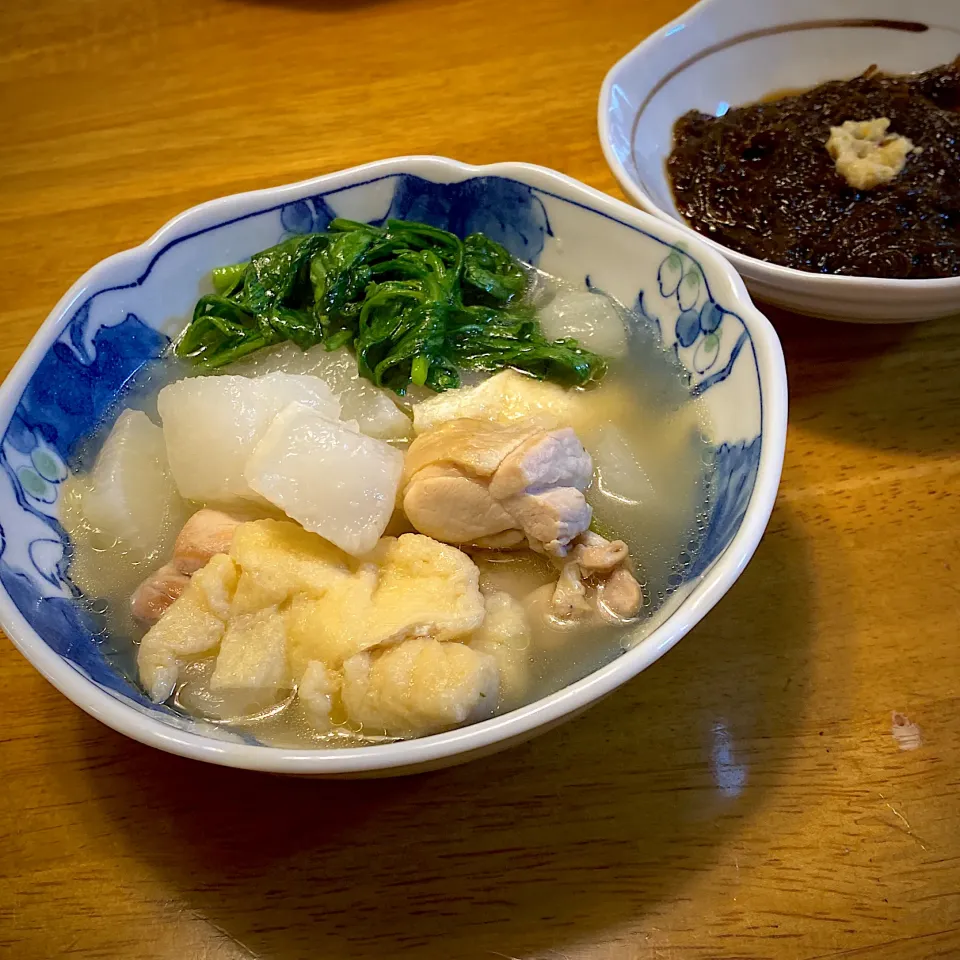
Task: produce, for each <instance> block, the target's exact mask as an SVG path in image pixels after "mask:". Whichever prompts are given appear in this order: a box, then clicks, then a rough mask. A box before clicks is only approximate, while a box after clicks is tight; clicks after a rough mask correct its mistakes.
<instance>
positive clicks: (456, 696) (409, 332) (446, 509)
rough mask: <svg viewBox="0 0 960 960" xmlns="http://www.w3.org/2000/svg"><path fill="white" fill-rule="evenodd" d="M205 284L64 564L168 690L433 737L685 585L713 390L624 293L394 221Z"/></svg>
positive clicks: (202, 705)
mask: <svg viewBox="0 0 960 960" xmlns="http://www.w3.org/2000/svg"><path fill="white" fill-rule="evenodd" d="M212 281H213V285H214V290H215V292H214V293H211V294H208V295H205V296H203V297H201V298H200V300H199V301H198V303H197V305H196V309H195V310H194V314H193V317H192V319H191V321H190V322H189V323H188V324H187V325H186V327H185V328H184V330H183V332H182V333H181V335H180V337H179V339H178V340H177V341H176V344H175V347H174V349H173V350H172V351H171V352H170V354H169V355H168V356H166V357H165V358H163V359H162V360H160V361H158V362H157V363H155V364H153V365H152V366H151V367H149V368H147V369H146V371H145V372H144V374H143V375H142V376H141V377H140V379H139V380H138V381H137V382H136V383H135V384H133V385H132V386H131V388H130V390H128V391H127V392H126V393H125V395H124V397H123V398H122V399H121V405H122V407H123V409H122V410H117V411H115V413H114V416H113V417H112V418H111V419H112V423H111V424H105V425H104V431H103V432H104V433H106V437H105V439H104V437H103V435H102V434H101V435H100V436H98V437H93V438H91V439H90V444H89V446H90V454H89V455H88V456H87V457H86V458H85V467H84V468H83V469H81V470H80V471H79V472H78V473H76V474H75V475H74V476H73V477H72V478H71V479H70V480H69V481H68V492H67V497H66V500H67V504H66V510H65V516H64V522H65V525H66V527H67V528H68V530H69V532H70V536H71V540H72V542H73V544H74V548H75V553H74V557H73V562H72V567H71V575H72V577H73V579H74V581H75V583H76V584H77V585H78V586H79V587H80V588H81V589H82V590H83V592H84V594H85V596H86V597H87V598H89V601H90V602H91V603H93V604H95V605H96V606H97V609H99V610H102V611H104V612H105V613H106V619H107V624H108V630H109V634H110V637H111V639H112V641H113V644H114V646H115V648H116V651H117V652H116V654H115V656H116V658H117V663H118V666H119V667H120V669H130V670H135V672H136V676H137V678H138V679H139V682H140V684H141V685H142V687H143V689H144V690H145V691H146V693H147V694H148V695H149V696H150V697H151V699H153V700H154V701H155V702H157V703H167V704H169V705H170V707H171V708H172V709H174V710H177V711H182V712H184V713H186V714H189V715H192V716H197V717H202V718H203V719H205V720H208V721H210V722H214V723H223V724H226V725H228V726H232V727H236V728H239V729H241V730H242V729H249V730H253V731H255V733H256V737H257V739H258V740H259V741H260V742H265V743H273V744H277V745H287V744H291V745H302V744H307V745H316V746H357V745H363V744H369V743H375V742H380V741H383V740H384V739H403V738H410V737H417V736H423V735H428V734H431V733H435V732H439V731H442V730H446V729H450V728H452V727H455V726H458V725H461V724H464V723H469V722H473V721H475V720H478V719H482V718H484V717H489V716H492V715H494V714H496V713H500V712H503V711H507V710H511V709H513V708H514V707H517V706H520V705H522V704H525V703H528V702H530V701H532V700H534V699H537V698H538V697H540V696H543V695H544V694H546V693H549V692H552V691H554V690H557V689H559V688H561V687H563V686H565V685H566V684H567V683H569V682H571V681H572V680H574V679H577V678H579V677H581V676H584V675H585V674H586V673H588V672H589V671H591V670H593V669H595V668H596V667H597V666H598V665H599V664H601V663H603V662H606V661H607V660H609V659H611V658H613V657H615V656H616V655H617V654H618V653H620V652H622V651H623V649H624V642H625V640H626V637H627V634H628V632H630V631H631V630H633V629H635V628H636V626H637V624H638V622H642V620H643V619H644V618H645V617H648V616H650V614H651V613H652V612H653V611H655V610H656V609H657V608H658V607H659V605H660V604H661V603H662V602H663V601H664V599H665V598H666V596H667V595H668V594H669V593H670V592H671V591H672V590H673V589H674V587H675V585H676V584H677V583H679V582H681V581H682V577H683V571H684V568H685V567H686V566H687V565H689V564H690V563H692V561H693V558H694V556H695V554H696V550H697V544H698V536H699V528H700V526H702V524H703V522H704V507H705V498H706V495H707V494H706V491H707V487H708V483H707V480H708V472H709V470H710V464H708V463H705V459H706V458H705V457H704V449H705V448H704V444H703V432H704V428H705V420H704V414H703V411H702V407H701V402H700V401H699V400H697V399H696V398H694V397H691V395H690V392H689V390H688V389H687V388H686V386H685V383H684V374H683V371H682V368H681V367H680V365H679V363H678V362H677V361H676V359H675V357H674V356H673V355H671V354H669V353H667V352H664V351H663V350H662V349H659V347H658V345H657V344H656V342H655V341H653V340H652V339H651V338H646V339H644V338H643V337H642V336H640V335H639V334H638V331H640V330H642V329H643V326H642V320H640V318H633V317H631V315H630V314H629V311H627V310H626V309H625V308H624V307H622V306H621V305H620V304H618V303H616V302H615V301H613V300H612V299H611V298H609V297H607V296H605V295H604V294H602V293H600V292H597V291H595V290H582V289H574V288H572V287H570V286H569V285H566V284H563V283H561V282H560V281H557V280H555V279H554V278H551V277H549V276H546V275H545V274H542V273H540V272H538V271H536V270H535V269H534V268H532V267H530V266H528V265H526V264H523V263H521V262H520V261H518V260H517V259H516V258H514V257H513V256H511V255H510V254H509V253H508V252H507V251H506V250H505V249H504V248H503V247H501V246H500V245H499V244H497V243H495V242H493V241H492V240H490V239H489V238H488V237H486V236H484V235H482V234H473V235H471V236H468V237H466V238H465V239H460V238H458V237H456V236H455V235H454V234H452V233H448V232H446V231H443V230H438V229H436V228H433V227H430V226H427V225H426V224H418V223H409V222H396V221H388V222H387V223H386V224H385V225H384V226H382V227H376V226H370V225H367V224H361V223H354V222H351V221H338V220H335V221H333V222H332V223H331V224H330V228H329V229H328V230H326V231H324V232H323V233H312V234H303V235H298V236H293V237H290V238H289V239H287V240H285V241H284V242H283V243H281V244H279V245H278V246H276V247H272V248H270V249H269V250H265V251H263V252H261V253H259V254H257V255H256V256H254V257H253V258H252V259H251V260H250V261H249V262H248V263H243V264H237V265H230V266H226V267H223V268H220V269H218V270H216V271H214V274H213V277H212ZM128 662H129V667H126V666H125V664H127V663H128Z"/></svg>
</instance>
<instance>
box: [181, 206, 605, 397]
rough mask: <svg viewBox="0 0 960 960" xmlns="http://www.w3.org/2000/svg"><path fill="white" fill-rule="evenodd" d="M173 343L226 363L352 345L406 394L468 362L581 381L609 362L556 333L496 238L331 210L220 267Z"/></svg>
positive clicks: (436, 384)
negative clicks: (316, 222)
mask: <svg viewBox="0 0 960 960" xmlns="http://www.w3.org/2000/svg"><path fill="white" fill-rule="evenodd" d="M213 285H214V289H215V290H216V293H215V294H211V295H208V296H205V297H201V298H200V300H199V301H197V305H196V308H195V309H194V313H193V319H192V320H191V322H190V324H189V325H188V326H187V328H186V330H184V332H183V334H182V335H181V337H180V339H179V341H178V342H177V345H176V352H177V354H178V356H181V357H188V358H190V359H191V360H193V361H194V362H195V363H197V364H199V365H201V366H204V367H207V368H214V367H221V366H225V365H227V364H230V363H233V362H234V361H236V360H239V359H240V358H241V357H245V356H247V355H248V354H250V353H253V352H255V351H256V350H260V349H262V348H263V347H267V346H271V345H272V344H276V343H281V342H283V341H285V340H290V341H292V342H293V343H295V344H297V346H299V347H300V348H301V349H304V350H306V349H307V348H309V347H311V346H314V345H315V344H318V343H323V344H324V345H325V346H326V348H327V349H328V350H333V349H336V348H337V347H341V346H350V347H351V348H352V349H353V350H354V351H355V353H356V356H357V366H358V369H359V371H360V373H361V374H362V375H363V376H364V377H366V378H367V379H369V380H371V381H373V382H374V383H375V384H377V385H378V386H382V387H388V388H390V389H391V390H394V391H396V392H397V393H398V394H400V395H401V396H402V395H403V394H404V393H405V392H406V391H407V389H408V387H409V385H410V384H411V383H413V384H415V385H417V386H424V385H425V386H428V387H430V388H431V389H433V390H436V391H443V390H449V389H451V388H452V387H456V386H459V384H460V373H459V371H460V370H462V369H468V370H485V371H490V372H493V371H497V370H502V369H504V368H506V367H514V368H516V369H518V370H522V371H525V372H526V373H529V374H531V375H532V376H534V377H537V378H539V379H543V380H552V381H554V382H556V383H560V384H563V385H565V386H579V385H583V384H586V383H590V382H591V381H596V380H599V379H601V378H602V377H603V375H604V373H605V372H606V363H605V361H604V360H603V358H601V357H599V356H597V355H596V354H594V353H591V352H590V351H589V350H585V349H584V348H583V347H581V346H580V345H579V344H578V343H577V342H576V341H575V340H557V341H550V340H548V339H547V338H546V337H545V336H544V335H543V332H542V330H541V329H540V324H539V322H538V321H537V318H536V313H535V311H534V310H533V308H532V307H530V306H528V305H526V304H525V303H524V302H523V296H524V293H525V292H526V288H527V273H526V270H525V268H524V266H523V264H522V263H520V261H518V260H517V259H516V258H515V257H513V256H511V254H510V253H508V252H507V251H506V250H505V249H504V248H503V247H502V246H501V245H500V244H498V243H496V242H494V241H493V240H491V239H490V238H489V237H486V236H484V235H483V234H479V233H475V234H471V235H470V236H468V237H467V238H466V239H465V240H462V241H461V240H460V239H459V238H458V237H456V236H455V235H454V234H452V233H448V232H447V231H446V230H439V229H437V228H436V227H431V226H429V225H428V224H425V223H413V222H408V221H402V220H388V221H387V222H386V223H385V224H384V225H383V226H382V227H376V226H373V225H371V224H366V223H357V222H354V221H352V220H343V219H335V220H333V221H332V222H331V223H330V226H329V229H328V230H327V232H325V233H311V234H303V235H301V236H296V237H291V238H290V239H288V240H285V241H283V243H280V244H277V246H275V247H271V248H270V249H268V250H264V251H262V252H260V253H258V254H257V255H256V256H255V257H253V258H252V259H251V260H250V262H249V263H246V264H234V265H232V266H226V267H218V268H217V269H216V270H214V272H213Z"/></svg>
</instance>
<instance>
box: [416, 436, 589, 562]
mask: <svg viewBox="0 0 960 960" xmlns="http://www.w3.org/2000/svg"><path fill="white" fill-rule="evenodd" d="M592 473H593V465H592V462H591V460H590V455H589V454H588V453H587V452H586V450H584V449H583V446H582V445H581V444H580V441H579V440H578V439H577V436H576V434H575V433H574V432H573V431H572V430H570V429H560V430H552V431H546V430H540V429H531V428H529V427H526V426H522V427H521V426H503V425H500V424H495V423H484V422H483V421H479V420H455V421H451V422H450V423H445V424H443V425H442V426H440V427H438V428H437V429H436V430H435V431H432V432H431V433H427V434H424V435H422V436H420V437H418V438H417V439H416V440H415V441H414V442H413V444H412V445H411V446H410V449H409V451H408V452H407V459H406V463H405V466H404V476H405V478H406V486H405V488H404V494H403V508H404V511H405V512H406V514H407V517H408V518H409V520H410V522H411V523H412V524H413V525H414V527H416V528H417V529H418V530H420V531H421V532H423V533H427V534H429V535H430V536H433V537H435V538H437V539H439V540H444V541H446V542H448V543H458V544H459V543H467V544H473V545H475V546H485V547H496V548H499V549H503V548H504V547H506V546H519V545H520V544H521V543H522V542H523V537H521V536H518V535H517V534H518V533H522V534H523V535H524V536H525V538H526V540H527V542H528V543H529V544H530V546H531V547H532V548H533V549H534V550H537V551H539V552H541V553H549V554H552V555H556V556H564V555H565V554H566V551H567V546H568V544H569V542H570V540H572V539H573V538H574V537H576V536H577V535H578V534H580V533H582V532H583V531H585V530H586V529H587V528H588V527H589V525H590V519H591V516H592V510H591V508H590V506H589V505H588V504H587V501H586V499H585V498H584V496H583V493H582V490H584V489H586V488H587V486H588V485H589V483H590V479H591V476H592ZM487 478H489V479H487Z"/></svg>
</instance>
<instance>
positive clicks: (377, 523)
mask: <svg viewBox="0 0 960 960" xmlns="http://www.w3.org/2000/svg"><path fill="white" fill-rule="evenodd" d="M402 471H403V454H402V453H401V452H400V451H399V450H396V449H394V448H393V447H391V446H390V445H389V444H387V443H385V442H384V441H382V440H375V439H374V438H373V437H367V436H364V435H363V434H362V433H360V432H359V431H358V430H357V429H356V425H353V426H351V425H350V424H346V423H340V422H338V421H335V420H331V419H330V418H329V417H328V416H327V415H326V414H325V413H324V412H323V411H318V410H314V409H311V408H310V407H309V406H306V405H304V404H302V403H291V404H290V405H289V406H288V407H285V408H284V410H283V411H282V412H281V413H280V414H279V415H278V416H277V418H276V419H275V420H274V421H273V423H272V424H270V427H269V428H268V429H267V431H266V432H265V433H264V434H263V437H262V439H261V440H260V442H259V443H258V444H257V446H256V449H255V450H254V451H253V453H252V455H251V456H250V459H249V460H248V461H247V463H246V467H245V472H244V476H245V477H246V480H247V483H249V485H250V487H251V489H253V490H255V491H256V492H257V493H258V494H260V495H261V496H263V497H264V498H265V499H266V500H268V501H269V502H270V503H272V504H274V505H276V506H278V507H279V508H280V509H281V510H283V511H284V512H285V513H286V514H287V515H288V516H289V517H291V518H292V519H294V520H297V521H298V522H299V523H301V524H302V525H303V526H304V527H305V528H306V529H307V530H311V531H313V532H314V533H318V534H320V536H322V537H324V538H326V539H327V540H329V541H331V543H335V544H336V545H337V546H338V547H340V549H341V550H344V551H346V552H347V553H349V554H351V555H353V556H362V555H363V554H365V553H368V552H369V551H370V550H372V549H373V548H374V547H375V546H376V543H377V541H378V540H379V539H380V537H381V536H382V535H383V531H384V530H385V529H386V527H387V524H388V523H389V521H390V517H391V516H392V514H393V510H394V506H395V505H396V501H397V490H398V488H399V485H400V475H401V473H402Z"/></svg>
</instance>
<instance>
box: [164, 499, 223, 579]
mask: <svg viewBox="0 0 960 960" xmlns="http://www.w3.org/2000/svg"><path fill="white" fill-rule="evenodd" d="M239 526H240V521H239V520H238V519H237V518H236V517H231V516H230V514H229V513H223V512H221V511H220V510H208V509H206V508H204V509H202V510H198V511H197V512H196V513H195V514H194V515H193V516H192V517H191V518H190V519H189V520H188V521H187V522H186V523H185V524H184V525H183V529H182V530H181V531H180V533H179V534H178V535H177V541H176V543H175V544H174V546H173V566H174V567H175V568H176V569H177V570H179V571H180V573H185V574H187V575H188V576H189V575H190V574H192V573H196V572H197V570H199V569H200V568H201V567H203V566H204V565H205V564H206V563H207V561H208V560H209V559H210V558H211V557H212V556H214V555H215V554H218V553H229V552H230V545H231V544H232V543H233V534H234V532H235V531H236V529H237V527H239Z"/></svg>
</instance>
